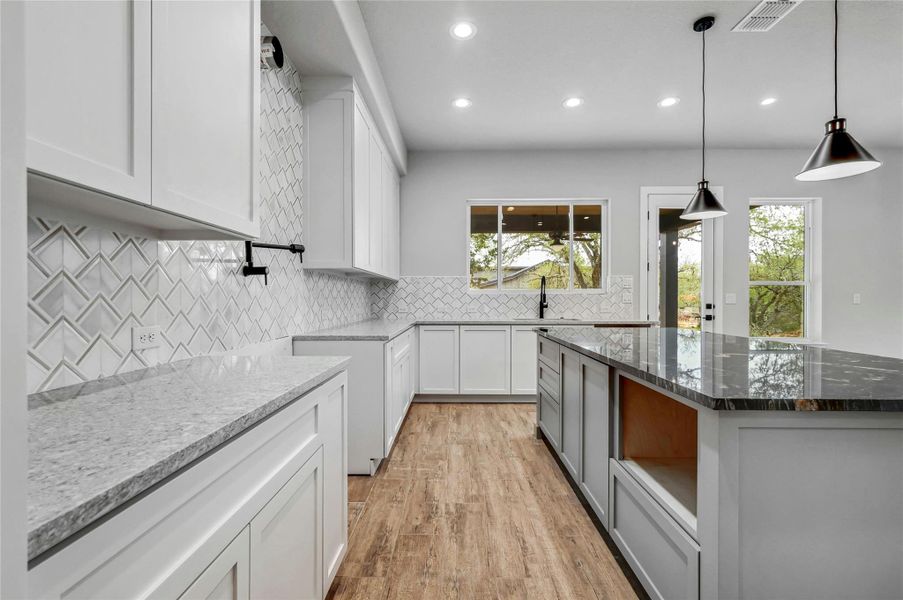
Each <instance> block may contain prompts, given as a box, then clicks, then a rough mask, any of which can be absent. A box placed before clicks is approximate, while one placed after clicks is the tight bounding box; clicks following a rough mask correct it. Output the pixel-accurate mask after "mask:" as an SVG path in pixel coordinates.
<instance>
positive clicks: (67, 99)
mask: <svg viewBox="0 0 903 600" xmlns="http://www.w3.org/2000/svg"><path fill="white" fill-rule="evenodd" d="M25 36H26V44H27V49H26V50H27V51H26V52H25V58H26V82H25V84H26V94H27V99H28V117H27V136H28V142H27V148H28V159H27V160H28V168H29V169H32V170H33V171H36V172H38V173H41V174H44V175H48V176H51V177H54V178H58V179H64V180H66V181H69V182H72V183H75V184H78V185H80V186H82V187H85V188H90V189H92V190H99V191H101V192H104V193H107V194H112V195H114V196H121V197H123V198H128V199H130V200H132V201H134V202H140V203H142V204H149V203H150V200H151V185H150V184H151V4H150V2H142V1H140V0H138V1H136V2H127V1H112V2H102V1H96V2H69V1H58V2H28V3H26V4H25Z"/></svg>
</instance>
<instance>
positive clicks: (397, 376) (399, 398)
mask: <svg viewBox="0 0 903 600" xmlns="http://www.w3.org/2000/svg"><path fill="white" fill-rule="evenodd" d="M416 337H417V336H416V334H415V331H414V329H409V330H408V331H406V332H405V333H403V334H401V335H400V336H398V337H397V338H395V339H394V340H391V341H390V342H389V343H388V344H387V345H386V455H388V453H389V451H390V450H391V449H392V446H393V445H394V444H395V437H396V436H397V435H398V431H399V430H400V429H401V424H402V423H403V422H404V418H405V415H407V412H408V407H409V406H410V404H411V398H412V396H413V386H414V372H413V371H414V340H415V339H416Z"/></svg>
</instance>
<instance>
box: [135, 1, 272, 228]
mask: <svg viewBox="0 0 903 600" xmlns="http://www.w3.org/2000/svg"><path fill="white" fill-rule="evenodd" d="M151 6H152V13H153V14H152V25H153V29H152V31H153V33H152V38H153V39H152V48H153V69H152V74H153V85H152V90H153V91H152V103H153V122H152V125H153V165H154V169H153V185H152V190H153V199H152V201H151V203H152V204H153V205H154V206H155V207H157V208H161V209H163V210H167V211H171V212H174V213H177V214H181V215H183V216H186V217H189V218H191V219H195V220H198V221H201V222H203V223H209V224H211V225H214V226H216V227H220V228H223V229H228V230H231V231H235V232H238V233H242V234H246V235H248V236H249V237H257V236H258V235H259V232H260V224H259V222H258V208H257V155H258V152H257V148H258V138H259V131H258V121H259V112H260V66H259V55H260V3H259V2H257V1H254V0H234V1H233V0H215V1H201V0H184V1H175V0H155V1H154V2H153V3H152V4H151Z"/></svg>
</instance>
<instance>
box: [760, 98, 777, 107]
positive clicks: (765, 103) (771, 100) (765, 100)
mask: <svg viewBox="0 0 903 600" xmlns="http://www.w3.org/2000/svg"><path fill="white" fill-rule="evenodd" d="M777 101H778V99H777V98H771V97H769V98H763V99H762V101H761V102H759V104H760V105H761V106H771V105H772V104H774V103H775V102H777Z"/></svg>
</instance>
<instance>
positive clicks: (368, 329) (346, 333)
mask: <svg viewBox="0 0 903 600" xmlns="http://www.w3.org/2000/svg"><path fill="white" fill-rule="evenodd" d="M655 324H657V322H656V321H642V320H629V321H623V320H620V321H619V320H611V319H598V320H585V319H529V318H526V319H496V318H485V319H369V320H367V321H359V322H357V323H351V324H349V325H342V326H341V327H333V328H331V329H321V330H318V331H310V332H307V333H302V334H298V335H295V336H293V338H292V339H294V340H295V341H304V342H314V341H333V342H341V341H388V340H391V339H392V338H395V337H398V336H399V335H401V334H402V333H404V332H405V331H407V330H408V329H410V328H411V327H414V326H417V325H525V326H531V325H533V326H546V327H549V326H562V325H591V326H599V327H649V326H652V325H655Z"/></svg>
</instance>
